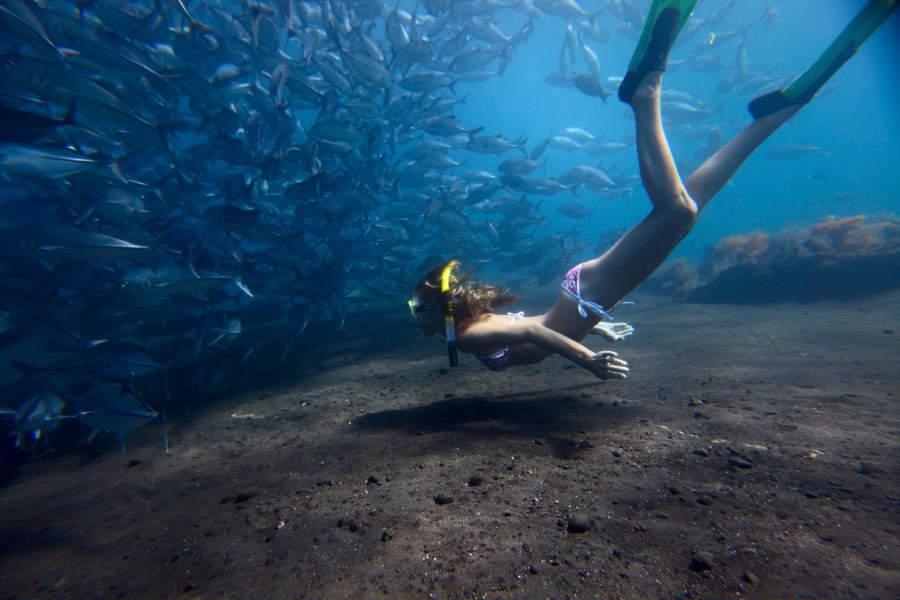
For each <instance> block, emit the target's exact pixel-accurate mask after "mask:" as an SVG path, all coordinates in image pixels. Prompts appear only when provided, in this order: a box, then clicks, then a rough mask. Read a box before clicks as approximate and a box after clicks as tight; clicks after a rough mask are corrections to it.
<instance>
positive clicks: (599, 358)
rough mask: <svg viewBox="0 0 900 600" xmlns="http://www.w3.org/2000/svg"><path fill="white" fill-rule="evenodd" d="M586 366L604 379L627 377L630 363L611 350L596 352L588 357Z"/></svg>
mask: <svg viewBox="0 0 900 600" xmlns="http://www.w3.org/2000/svg"><path fill="white" fill-rule="evenodd" d="M585 368H586V369H587V370H588V371H590V372H591V373H593V374H594V375H596V376H597V377H598V378H600V379H603V380H607V379H625V377H626V376H627V375H628V363H627V362H625V361H624V360H622V359H621V358H619V355H618V354H616V353H615V352H613V351H611V350H603V351H602V352H597V353H595V354H594V355H593V356H591V357H590V358H589V359H588V362H587V365H585Z"/></svg>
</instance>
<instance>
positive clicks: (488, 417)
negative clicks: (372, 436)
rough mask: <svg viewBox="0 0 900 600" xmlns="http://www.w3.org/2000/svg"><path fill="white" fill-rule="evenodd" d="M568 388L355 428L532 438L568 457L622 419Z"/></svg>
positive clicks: (417, 412)
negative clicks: (453, 432) (598, 432)
mask: <svg viewBox="0 0 900 600" xmlns="http://www.w3.org/2000/svg"><path fill="white" fill-rule="evenodd" d="M590 387H591V386H590V385H580V386H573V387H570V388H565V389H554V390H543V391H538V392H521V393H514V394H502V395H499V396H481V395H478V396H459V397H452V398H447V399H442V400H435V401H433V402H430V403H429V404H424V405H421V406H413V407H407V408H397V409H389V410H382V411H377V412H371V413H367V414H365V415H363V416H361V417H359V418H357V419H356V420H355V421H354V426H355V427H357V428H359V429H362V430H366V431H370V432H377V431H400V432H403V433H407V434H415V435H427V434H433V433H442V432H448V431H457V432H464V433H466V434H467V435H471V436H475V437H479V436H481V437H491V438H494V437H497V436H498V435H503V436H513V437H519V438H526V439H527V438H532V439H534V440H535V441H536V442H538V443H541V444H543V443H546V444H547V445H549V446H551V447H552V448H553V452H554V454H556V455H557V456H560V457H568V456H572V455H574V454H578V453H579V452H580V451H581V450H584V449H586V448H590V447H592V446H593V444H592V442H591V441H590V437H591V434H595V433H597V431H598V430H604V429H607V428H609V427H612V426H615V425H617V423H618V421H619V420H621V419H623V418H627V414H626V411H627V412H630V409H629V408H627V407H622V406H617V407H615V408H613V407H612V406H610V404H609V403H607V402H601V401H597V400H596V399H593V398H592V397H591V395H590V394H581V393H579V391H578V390H579V388H585V389H587V388H590Z"/></svg>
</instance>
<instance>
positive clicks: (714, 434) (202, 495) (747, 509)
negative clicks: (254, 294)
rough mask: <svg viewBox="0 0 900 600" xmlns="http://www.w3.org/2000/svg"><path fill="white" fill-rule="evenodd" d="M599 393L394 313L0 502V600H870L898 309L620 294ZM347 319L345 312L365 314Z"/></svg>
mask: <svg viewBox="0 0 900 600" xmlns="http://www.w3.org/2000/svg"><path fill="white" fill-rule="evenodd" d="M632 299H633V300H637V304H635V305H634V306H623V307H621V308H620V309H619V311H618V314H617V317H618V318H620V319H622V320H625V321H628V322H630V323H632V324H633V325H634V326H635V328H636V330H637V331H636V334H635V335H634V336H633V337H632V338H630V339H628V340H626V341H624V342H619V343H616V344H604V343H603V342H602V341H601V340H599V339H596V338H591V339H589V340H588V342H589V343H590V344H591V345H592V347H596V348H598V349H600V348H605V347H610V348H613V349H615V350H617V351H618V352H619V353H620V354H621V355H622V356H623V357H624V358H626V359H627V360H628V361H629V362H630V366H631V369H632V372H631V375H630V376H629V378H628V379H627V380H626V381H617V382H608V383H603V382H599V381H598V380H596V379H594V378H593V377H592V376H591V375H590V374H589V373H587V372H586V371H583V370H581V369H578V368H576V367H573V366H572V365H571V364H569V363H567V362H566V361H564V360H562V359H560V358H558V357H553V358H551V359H548V360H546V361H544V362H543V363H541V364H540V365H536V366H533V367H519V368H514V369H511V370H508V371H506V372H504V373H499V374H496V373H490V372H488V371H486V370H485V369H483V368H482V367H480V366H478V365H477V364H476V363H475V362H474V361H473V360H472V359H471V358H463V359H462V360H461V362H462V365H461V366H460V367H459V368H457V369H449V368H447V365H446V356H445V351H444V348H443V345H442V344H441V342H440V341H439V340H437V339H434V338H433V339H424V338H422V337H421V335H420V334H419V333H418V332H417V330H416V328H415V326H414V325H412V324H410V323H409V322H408V320H406V319H405V318H404V317H403V315H401V314H399V313H383V314H369V315H366V314H363V313H361V314H357V315H355V316H353V317H351V318H350V319H348V323H347V328H346V329H345V331H344V332H343V333H341V334H336V333H334V332H331V333H327V332H326V333H325V334H324V335H323V334H321V333H319V334H314V335H310V333H308V334H307V335H306V337H305V338H304V342H305V344H306V347H305V348H303V349H300V350H298V351H296V352H295V353H294V354H292V355H291V356H290V357H289V359H288V360H287V361H286V362H285V363H284V364H283V365H282V366H281V367H280V368H279V369H277V370H273V371H272V372H266V373H261V372H257V371H258V369H249V370H250V371H254V372H248V373H246V377H247V379H248V380H249V381H247V382H245V383H243V384H242V385H239V386H236V387H232V388H230V389H228V390H227V391H224V392H221V393H219V394H215V395H214V397H213V398H212V399H211V400H210V401H209V402H207V403H205V404H203V405H198V404H194V405H191V404H190V403H182V404H181V405H176V406H175V407H173V408H172V409H170V411H169V421H168V432H169V439H170V442H171V446H172V449H171V453H169V454H168V455H166V454H164V453H163V452H162V439H161V438H162V435H161V431H160V427H159V426H158V425H149V426H147V427H144V428H142V429H140V430H139V431H137V432H135V433H133V434H132V435H131V436H130V437H129V439H128V451H127V453H125V454H121V453H120V452H119V451H118V442H117V440H115V439H114V438H113V437H112V436H106V437H103V439H102V440H101V439H99V438H98V439H95V440H94V442H92V443H91V445H90V446H89V447H85V446H84V445H83V444H77V445H73V446H71V447H66V448H62V449H58V450H55V451H53V452H48V451H44V452H43V453H40V454H39V455H38V456H36V457H35V458H33V459H32V460H31V461H30V462H28V463H27V464H25V465H24V466H23V467H21V468H20V469H19V470H18V471H17V472H16V473H15V474H14V475H13V476H12V477H11V478H9V479H8V480H7V481H6V482H5V483H4V484H3V486H2V487H0V598H29V599H30V598H74V599H82V598H126V597H127V598H219V597H221V598H247V599H259V598H382V597H391V598H432V597H433V598H482V597H486V598H576V597H580V598H674V597H694V598H721V597H735V596H747V597H753V598H817V599H818V598H842V599H843V598H885V599H888V598H891V599H892V598H897V597H898V596H900V552H898V549H897V543H898V529H900V525H898V513H900V511H898V501H900V483H898V482H900V478H898V452H897V446H898V406H897V400H898V395H900V387H898V379H900V368H898V365H900V361H898V356H900V353H898V349H900V334H896V333H895V331H896V330H897V329H900V327H898V326H900V294H897V293H894V294H890V295H885V296H879V297H876V298H870V299H867V300H863V301H857V302H853V303H844V302H840V303H838V302H828V303H816V304H805V305H800V304H789V305H772V306H765V307H750V306H725V305H701V304H678V303H671V302H670V301H668V300H666V299H662V298H657V297H654V296H641V295H639V294H636V295H635V298H632ZM367 317H368V318H367Z"/></svg>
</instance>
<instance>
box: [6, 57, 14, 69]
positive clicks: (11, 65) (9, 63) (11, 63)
mask: <svg viewBox="0 0 900 600" xmlns="http://www.w3.org/2000/svg"><path fill="white" fill-rule="evenodd" d="M3 66H4V67H6V68H7V69H14V68H15V67H16V61H14V60H13V59H11V58H7V59H6V60H4V61H3Z"/></svg>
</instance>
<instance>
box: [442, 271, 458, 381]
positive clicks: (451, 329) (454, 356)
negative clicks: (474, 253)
mask: <svg viewBox="0 0 900 600" xmlns="http://www.w3.org/2000/svg"><path fill="white" fill-rule="evenodd" d="M458 266H459V262H457V261H455V260H451V261H450V262H449V263H448V264H447V266H446V267H444V272H443V273H441V297H442V298H443V300H444V306H443V309H444V325H445V326H446V328H447V355H448V357H449V358H450V366H451V367H458V366H459V355H458V353H457V350H456V327H455V326H454V324H453V307H452V305H451V303H450V302H449V301H448V299H447V292H449V291H450V275H451V274H452V272H453V269H455V268H456V267H458Z"/></svg>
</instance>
